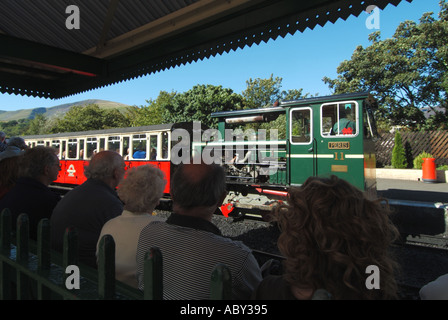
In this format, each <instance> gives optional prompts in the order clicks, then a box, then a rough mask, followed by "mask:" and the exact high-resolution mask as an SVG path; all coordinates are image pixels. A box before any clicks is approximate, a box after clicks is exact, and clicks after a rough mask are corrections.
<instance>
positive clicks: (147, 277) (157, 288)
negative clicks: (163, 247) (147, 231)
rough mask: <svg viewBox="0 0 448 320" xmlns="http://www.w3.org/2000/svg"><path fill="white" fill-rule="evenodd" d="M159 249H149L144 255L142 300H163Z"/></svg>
mask: <svg viewBox="0 0 448 320" xmlns="http://www.w3.org/2000/svg"><path fill="white" fill-rule="evenodd" d="M162 262H163V261H162V253H161V252H160V249H159V248H151V249H150V251H149V252H147V253H146V254H145V262H144V267H143V268H144V269H143V281H144V284H145V290H144V294H143V299H145V300H163V269H162V268H163V263H162Z"/></svg>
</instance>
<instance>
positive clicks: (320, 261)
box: [276, 176, 397, 299]
mask: <svg viewBox="0 0 448 320" xmlns="http://www.w3.org/2000/svg"><path fill="white" fill-rule="evenodd" d="M389 213H390V211H389V210H388V209H387V208H386V207H385V206H383V205H382V202H381V201H380V200H375V201H371V200H369V199H367V197H365V196H364V193H363V192H362V191H360V190H359V189H357V188H356V187H354V186H352V185H351V184H349V183H348V182H346V181H344V180H342V179H339V178H337V177H336V176H332V177H331V178H317V177H312V178H309V179H308V180H307V181H306V182H305V183H304V184H303V185H302V186H301V187H300V188H296V187H292V188H291V189H290V193H289V199H288V205H286V206H281V207H280V208H279V209H278V210H277V212H276V219H277V220H278V222H279V226H280V228H281V230H282V234H281V235H280V237H279V239H278V247H279V249H280V251H281V252H282V253H283V254H284V255H285V256H286V257H287V261H286V263H285V267H286V279H287V281H288V282H289V283H291V284H293V285H297V286H306V287H312V288H313V289H314V290H317V289H319V288H324V289H326V290H327V291H329V292H330V293H331V294H332V295H333V296H334V297H335V298H336V299H372V298H373V299H377V298H393V297H395V294H396V285H395V278H394V277H395V275H394V271H395V269H396V266H397V264H396V262H395V261H394V260H393V259H392V258H391V257H390V255H389V247H390V245H391V243H392V242H393V241H394V239H395V237H396V236H397V230H396V228H395V227H394V226H393V224H392V222H391V221H390V219H389ZM369 265H376V266H378V267H380V268H381V270H380V272H381V286H380V287H381V290H368V289H367V288H366V285H365V281H366V274H365V271H366V268H367V267H368V266H369Z"/></svg>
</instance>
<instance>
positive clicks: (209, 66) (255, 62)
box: [0, 0, 440, 111]
mask: <svg viewBox="0 0 448 320" xmlns="http://www.w3.org/2000/svg"><path fill="white" fill-rule="evenodd" d="M439 11H440V6H439V0H413V1H412V2H411V3H409V2H407V1H405V0H403V1H402V2H401V3H400V4H399V5H398V6H396V7H395V6H394V5H392V4H389V5H388V6H387V7H386V8H385V9H384V10H380V11H379V20H372V18H373V14H374V13H371V15H369V14H368V13H367V12H363V13H361V14H360V15H359V16H358V17H354V16H351V17H349V18H348V19H347V20H346V21H344V20H342V19H339V20H337V21H336V23H334V24H332V23H331V22H329V23H327V24H326V25H325V26H324V27H321V26H316V27H315V28H314V29H313V30H310V29H306V30H305V31H304V32H302V33H300V32H296V33H295V34H294V35H287V36H286V37H284V38H281V37H278V38H277V39H275V40H269V41H268V42H267V43H264V42H262V43H260V44H259V45H253V46H251V47H248V46H246V47H244V48H243V49H238V50H236V51H231V52H229V53H223V54H222V55H217V56H215V57H211V58H209V59H204V60H202V61H198V62H194V63H190V64H186V65H183V66H180V67H175V68H171V69H168V70H164V71H161V72H157V73H153V74H150V75H147V76H143V77H140V78H137V79H134V80H129V81H125V82H122V83H119V84H114V85H110V86H107V87H104V88H101V89H96V90H91V91H88V92H86V93H80V94H77V95H73V96H70V97H67V98H63V99H54V100H53V99H45V98H34V97H26V96H25V97H24V96H20V95H14V94H12V95H11V94H1V93H0V110H4V111H15V110H20V109H33V108H41V107H44V108H49V107H53V106H56V105H60V104H65V103H73V102H77V101H82V100H86V99H99V100H108V101H114V102H119V103H124V104H127V105H136V106H142V105H147V100H150V99H154V100H155V99H156V98H157V96H158V95H159V93H160V91H168V92H173V91H174V92H178V93H182V92H185V91H188V90H190V89H191V88H193V87H194V86H195V85H197V84H204V85H207V84H210V85H215V86H222V87H223V88H230V89H232V90H233V92H235V93H242V92H243V91H244V90H245V89H246V81H247V80H249V79H256V78H261V79H268V78H269V77H270V76H271V74H272V75H273V76H274V77H280V78H282V88H281V89H282V90H285V91H286V90H292V89H303V93H311V94H313V95H315V94H318V95H320V96H323V95H329V94H332V92H331V91H330V89H329V88H328V85H326V84H325V83H324V82H323V81H322V78H324V77H325V76H327V77H329V78H331V79H334V78H336V77H337V67H338V66H339V64H340V63H341V62H342V61H344V60H350V58H351V55H352V54H353V52H354V50H355V49H356V47H357V46H359V45H362V46H363V47H367V46H369V44H370V43H369V41H368V36H369V34H371V33H372V32H374V31H378V30H379V31H380V32H381V39H386V38H390V37H392V35H393V34H394V32H395V30H396V28H397V27H398V25H399V24H400V23H401V22H403V21H405V20H412V21H415V22H417V23H418V21H419V19H420V18H421V16H422V14H423V13H425V12H434V17H435V18H437V14H438V13H439ZM368 21H370V22H371V24H370V26H371V27H377V26H378V27H379V29H371V28H370V29H369V28H368V27H367V23H366V22H368Z"/></svg>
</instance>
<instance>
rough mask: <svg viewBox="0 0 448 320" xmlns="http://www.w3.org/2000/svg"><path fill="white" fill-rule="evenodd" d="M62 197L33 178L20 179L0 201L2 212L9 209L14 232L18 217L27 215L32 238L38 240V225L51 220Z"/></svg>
mask: <svg viewBox="0 0 448 320" xmlns="http://www.w3.org/2000/svg"><path fill="white" fill-rule="evenodd" d="M60 199H61V196H60V195H58V194H57V193H55V192H53V191H51V189H50V188H48V187H47V186H46V185H44V184H42V183H41V182H39V181H37V180H35V179H32V178H19V179H18V180H17V183H16V185H15V186H14V187H13V188H12V189H11V190H10V191H9V192H8V193H6V194H5V196H4V197H3V198H2V199H1V200H0V212H1V211H2V210H3V209H4V208H9V210H10V211H11V218H12V230H16V225H17V217H18V216H19V215H20V214H21V213H26V214H27V215H28V217H29V221H30V238H31V239H33V240H36V239H37V225H38V224H39V221H40V220H41V219H44V218H47V219H49V218H50V216H51V213H52V212H53V209H54V207H55V206H56V204H57V203H58V202H59V200H60Z"/></svg>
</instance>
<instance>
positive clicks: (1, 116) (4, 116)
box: [0, 99, 128, 121]
mask: <svg viewBox="0 0 448 320" xmlns="http://www.w3.org/2000/svg"><path fill="white" fill-rule="evenodd" d="M89 104H97V105H98V106H99V107H100V108H105V109H115V108H116V109H124V108H126V107H128V105H126V104H123V103H119V102H113V101H106V100H97V99H89V100H82V101H77V102H73V103H66V104H61V105H57V106H54V107H50V108H33V109H21V110H16V111H4V110H0V121H12V120H20V119H34V117H35V116H36V115H37V114H43V115H45V116H46V117H47V118H52V117H59V116H64V114H65V113H66V112H67V111H68V110H69V109H70V108H71V107H73V106H86V105H89Z"/></svg>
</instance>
